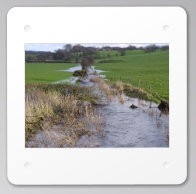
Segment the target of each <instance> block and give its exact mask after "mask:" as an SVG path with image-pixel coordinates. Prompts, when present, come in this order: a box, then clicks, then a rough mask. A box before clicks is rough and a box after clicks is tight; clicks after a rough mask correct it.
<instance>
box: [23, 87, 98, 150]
mask: <svg viewBox="0 0 196 194" xmlns="http://www.w3.org/2000/svg"><path fill="white" fill-rule="evenodd" d="M55 86H58V85H55ZM61 89H62V88H61ZM65 89H66V87H65V88H64V92H66V94H64V93H63V92H62V91H63V89H62V90H60V92H59V88H58V89H56V88H55V87H54V86H50V85H48V88H47V87H46V86H45V85H43V87H41V86H40V85H39V86H38V85H35V86H34V87H33V85H30V87H28V86H26V95H25V139H26V146H27V147H28V141H29V140H30V139H32V138H33V136H34V135H35V134H36V133H37V132H38V131H39V130H44V131H45V133H46V134H47V136H46V137H47V138H48V139H52V141H54V142H57V144H58V145H59V147H63V146H65V145H67V146H71V147H74V146H76V144H77V141H78V140H79V139H80V138H81V136H83V135H87V136H89V137H90V136H92V134H93V133H94V132H95V131H93V130H92V128H91V127H92V126H93V127H94V128H95V129H96V130H97V131H96V132H98V131H101V121H100V116H99V115H98V113H97V112H96V110H95V108H94V107H93V105H92V103H91V98H90V99H89V101H88V103H86V104H85V103H83V102H84V101H81V100H79V99H83V97H81V96H80V95H79V92H78V95H71V94H70V95H68V92H67V91H66V90H65ZM69 89H70V88H69ZM81 95H82V93H81ZM87 110H88V111H87ZM89 123H91V126H90V125H89ZM58 125H61V127H56V126H58ZM37 143H39V142H37Z"/></svg>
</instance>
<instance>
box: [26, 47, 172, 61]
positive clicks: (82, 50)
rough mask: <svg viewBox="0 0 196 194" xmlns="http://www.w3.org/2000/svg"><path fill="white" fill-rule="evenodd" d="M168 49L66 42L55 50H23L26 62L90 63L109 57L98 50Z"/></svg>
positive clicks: (124, 52)
mask: <svg viewBox="0 0 196 194" xmlns="http://www.w3.org/2000/svg"><path fill="white" fill-rule="evenodd" d="M158 49H160V50H168V49H169V46H168V45H164V46H159V45H155V44H151V45H148V46H146V47H136V46H133V45H129V46H127V47H124V48H122V47H110V46H104V47H101V48H97V47H86V46H82V45H79V44H77V45H71V44H66V45H64V46H63V48H62V49H57V50H56V51H55V52H46V51H25V61H26V62H54V61H55V62H59V63H60V62H62V63H70V62H74V63H83V64H84V63H92V62H93V61H94V59H102V58H105V57H111V54H110V53H109V52H108V54H107V55H106V56H103V55H101V54H100V52H99V51H117V52H116V54H115V56H125V55H126V51H129V50H143V51H144V52H145V53H152V52H154V51H156V50H158Z"/></svg>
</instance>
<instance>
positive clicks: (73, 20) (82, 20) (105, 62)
mask: <svg viewBox="0 0 196 194" xmlns="http://www.w3.org/2000/svg"><path fill="white" fill-rule="evenodd" d="M35 13H36V14H35ZM186 20H187V16H186V12H185V11H184V9H182V8H180V7H34V8H32V7H21V8H20V7H18V8H12V9H11V10H10V11H9V12H8V26H7V34H8V35H7V37H8V39H7V128H8V132H7V138H8V149H7V151H8V155H7V156H8V180H9V181H10V182H11V183H13V184H16V185H74V184H75V185H99V184H106V185H113V184H117V185H128V184H181V183H183V182H184V181H185V180H186V176H187V156H186V155H187V80H186V79H187V77H186V76H187V75H186V72H187V53H186V52H187V26H186V25H187V21H186Z"/></svg>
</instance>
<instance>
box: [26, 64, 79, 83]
mask: <svg viewBox="0 0 196 194" xmlns="http://www.w3.org/2000/svg"><path fill="white" fill-rule="evenodd" d="M74 66H76V64H73V63H26V64H25V82H26V83H52V82H55V81H59V80H63V79H67V78H69V77H71V76H72V74H73V73H72V72H65V71H57V70H67V69H69V68H71V67H74Z"/></svg>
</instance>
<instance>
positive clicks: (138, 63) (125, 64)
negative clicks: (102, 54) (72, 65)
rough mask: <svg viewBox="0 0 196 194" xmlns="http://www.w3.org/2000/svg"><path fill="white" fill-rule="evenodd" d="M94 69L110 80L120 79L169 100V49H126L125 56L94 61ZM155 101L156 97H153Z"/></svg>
mask: <svg viewBox="0 0 196 194" xmlns="http://www.w3.org/2000/svg"><path fill="white" fill-rule="evenodd" d="M95 66H96V69H99V70H103V71H106V72H104V73H102V74H104V75H106V78H107V79H109V80H110V81H118V80H121V81H122V82H123V83H129V84H131V85H132V86H133V87H139V88H142V89H143V90H144V91H146V92H150V93H155V94H158V96H160V97H161V98H163V99H165V100H167V101H169V51H168V50H167V51H160V50H157V51H155V52H153V53H144V51H142V50H134V51H127V52H126V55H125V56H112V57H110V58H106V59H101V60H97V61H96V64H95ZM155 101H156V99H155Z"/></svg>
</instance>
